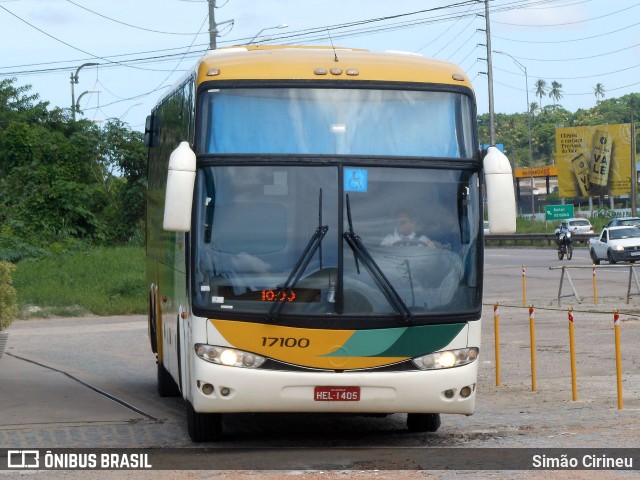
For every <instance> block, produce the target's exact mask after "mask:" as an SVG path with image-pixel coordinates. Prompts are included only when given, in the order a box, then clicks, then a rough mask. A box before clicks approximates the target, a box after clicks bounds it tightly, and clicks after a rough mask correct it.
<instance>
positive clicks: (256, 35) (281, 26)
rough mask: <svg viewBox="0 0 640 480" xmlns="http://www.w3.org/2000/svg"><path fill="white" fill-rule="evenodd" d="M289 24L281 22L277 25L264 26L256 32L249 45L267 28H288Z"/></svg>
mask: <svg viewBox="0 0 640 480" xmlns="http://www.w3.org/2000/svg"><path fill="white" fill-rule="evenodd" d="M288 26H289V25H287V24H286V23H281V24H280V25H276V26H275V27H266V28H263V29H262V30H260V31H259V32H258V33H256V34H255V35H254V36H253V38H252V39H251V40H250V41H249V45H251V44H252V43H253V41H254V40H255V39H256V38H258V37H259V36H260V34H261V33H262V32H264V31H266V30H275V29H277V28H287V27H288Z"/></svg>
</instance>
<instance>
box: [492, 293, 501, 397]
mask: <svg viewBox="0 0 640 480" xmlns="http://www.w3.org/2000/svg"><path fill="white" fill-rule="evenodd" d="M493 330H494V332H495V338H496V346H495V349H496V385H500V313H499V312H498V303H497V302H496V303H494V304H493Z"/></svg>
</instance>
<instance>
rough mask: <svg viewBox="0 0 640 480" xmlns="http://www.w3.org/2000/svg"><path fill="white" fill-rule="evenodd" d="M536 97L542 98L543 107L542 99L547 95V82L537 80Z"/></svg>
mask: <svg viewBox="0 0 640 480" xmlns="http://www.w3.org/2000/svg"><path fill="white" fill-rule="evenodd" d="M534 85H535V87H536V97H539V98H540V106H541V107H542V97H544V96H545V95H546V94H547V82H545V81H544V80H542V79H539V80H536V83H535V84H534Z"/></svg>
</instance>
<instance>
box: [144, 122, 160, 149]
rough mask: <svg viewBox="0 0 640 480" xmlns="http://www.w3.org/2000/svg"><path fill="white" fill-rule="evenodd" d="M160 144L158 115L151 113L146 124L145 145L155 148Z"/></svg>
mask: <svg viewBox="0 0 640 480" xmlns="http://www.w3.org/2000/svg"><path fill="white" fill-rule="evenodd" d="M157 144H158V128H157V126H156V116H155V115H149V116H147V120H146V122H145V125H144V146H145V147H147V148H153V147H155V146H156V145H157Z"/></svg>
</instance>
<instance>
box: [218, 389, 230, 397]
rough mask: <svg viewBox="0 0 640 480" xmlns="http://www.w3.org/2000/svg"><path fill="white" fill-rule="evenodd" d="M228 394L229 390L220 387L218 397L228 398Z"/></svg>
mask: <svg viewBox="0 0 640 480" xmlns="http://www.w3.org/2000/svg"><path fill="white" fill-rule="evenodd" d="M230 393H231V390H229V389H228V388H227V387H222V388H221V389H220V395H222V396H223V397H228V396H229V394H230Z"/></svg>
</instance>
